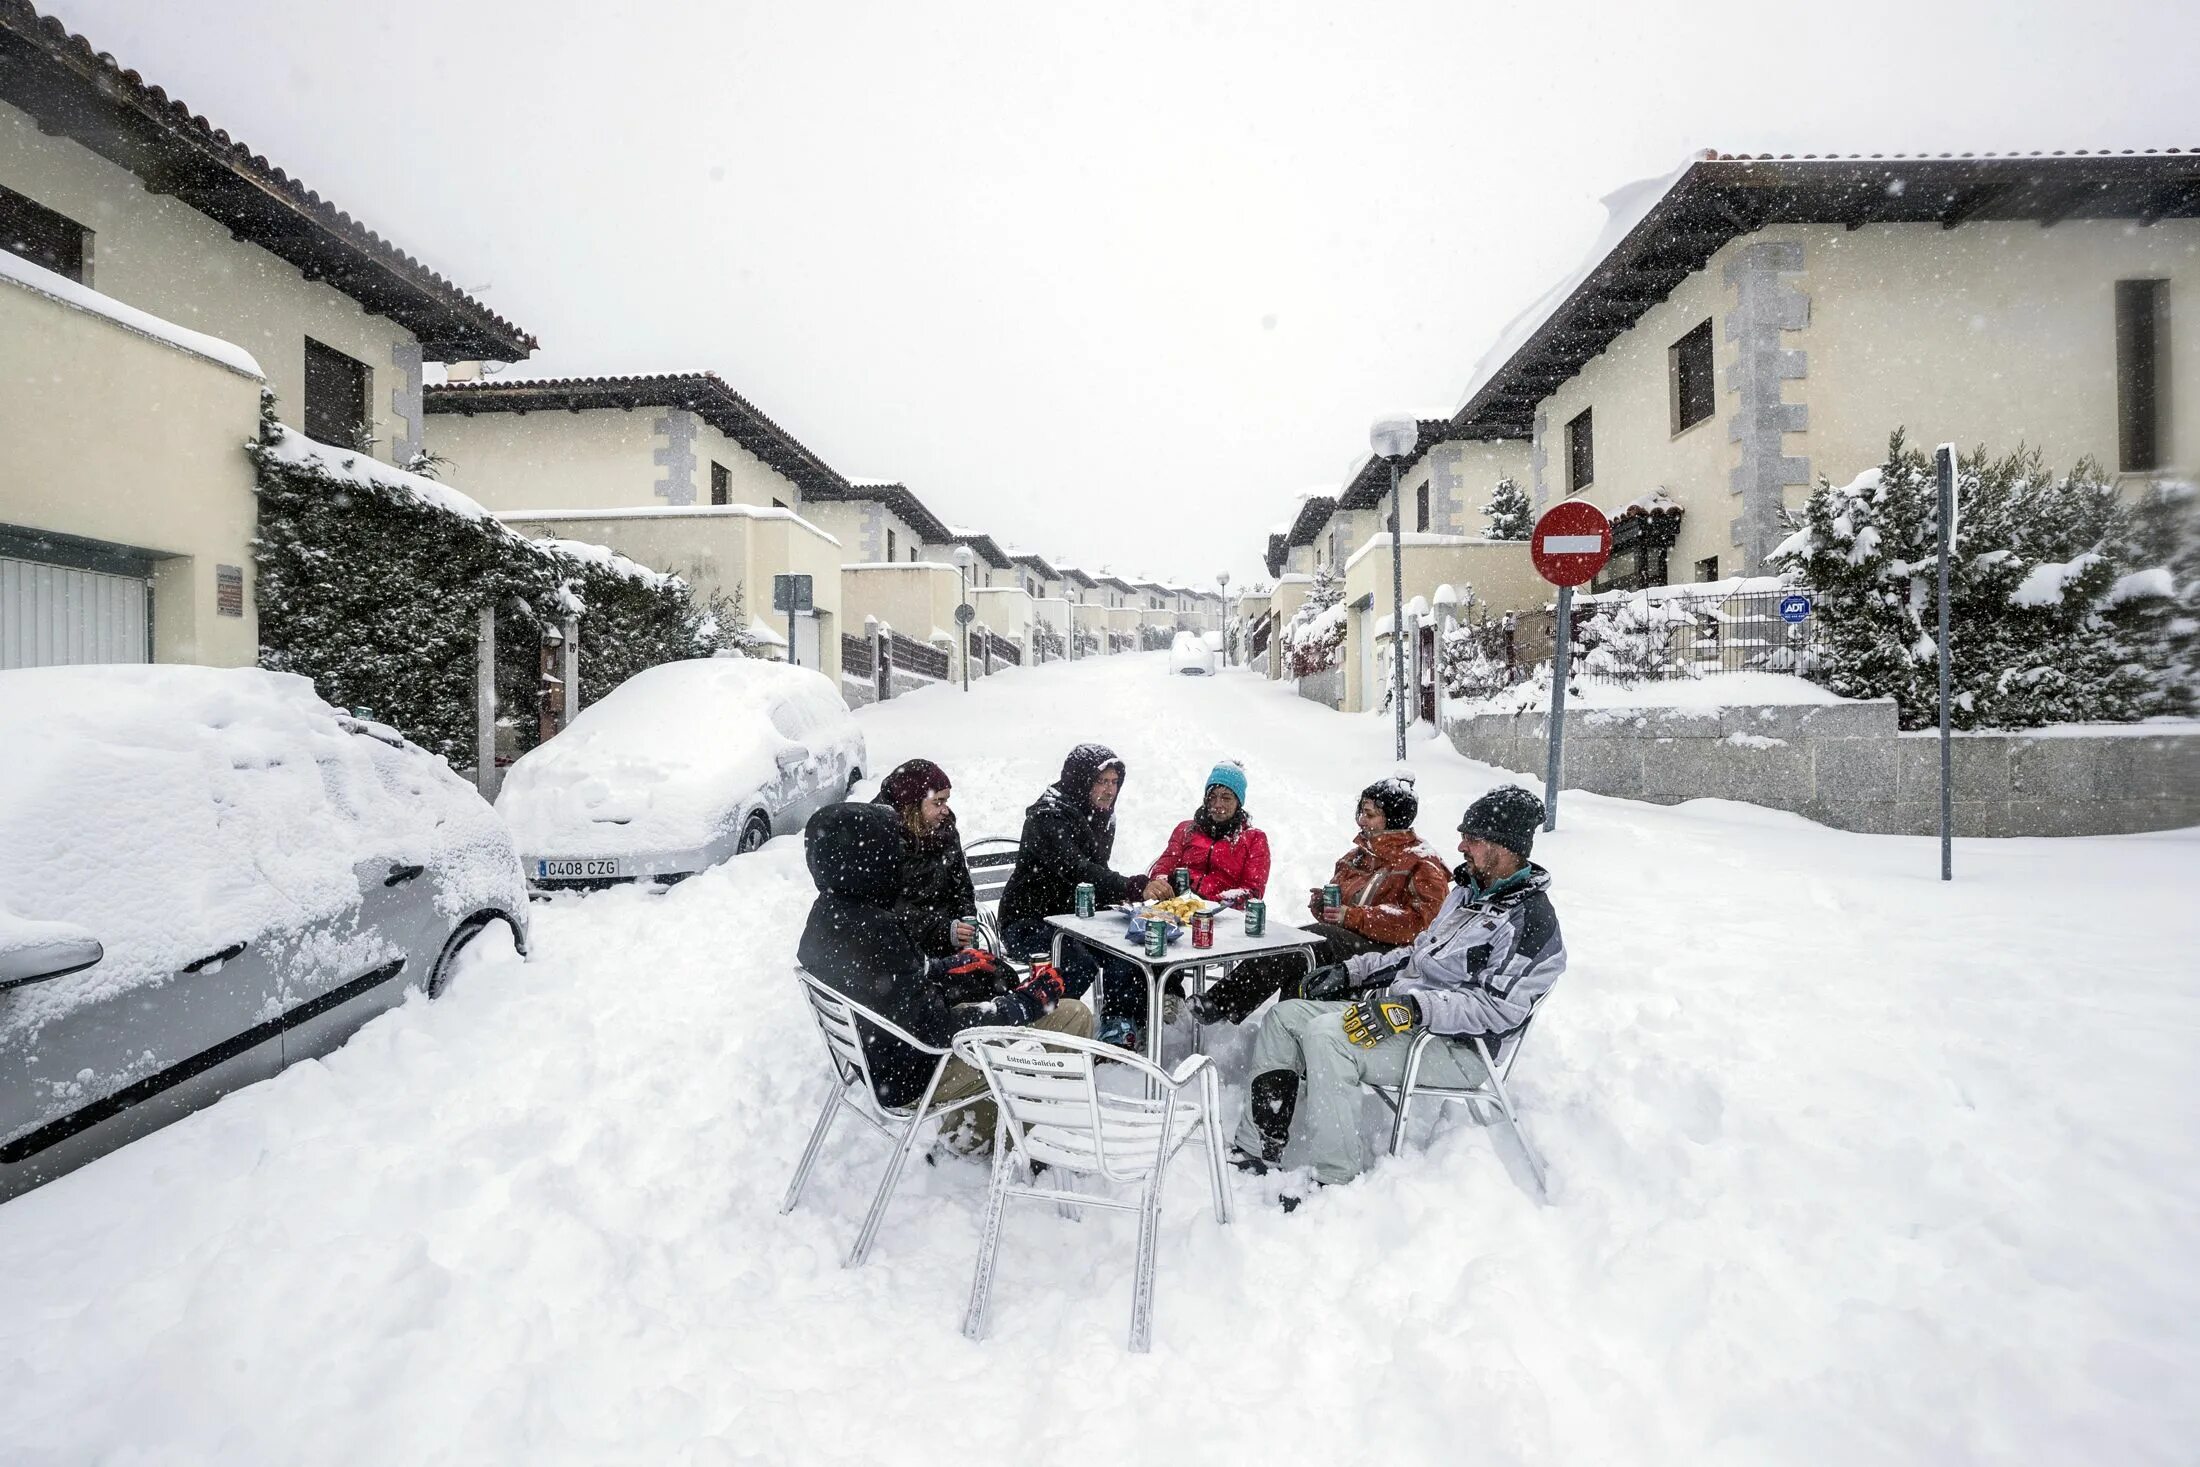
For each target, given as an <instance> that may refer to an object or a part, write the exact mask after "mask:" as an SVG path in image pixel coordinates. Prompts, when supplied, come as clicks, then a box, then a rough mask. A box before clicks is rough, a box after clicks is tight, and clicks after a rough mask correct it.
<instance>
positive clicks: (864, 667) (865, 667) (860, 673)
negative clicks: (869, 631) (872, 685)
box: [840, 632, 878, 677]
mask: <svg viewBox="0 0 2200 1467" xmlns="http://www.w3.org/2000/svg"><path fill="white" fill-rule="evenodd" d="M840 671H841V674H842V675H843V676H845V677H870V676H872V675H873V674H874V673H876V672H877V671H878V669H877V667H876V666H875V665H874V664H873V662H872V657H871V639H870V638H869V637H851V636H849V635H848V634H847V633H846V632H842V633H841V634H840Z"/></svg>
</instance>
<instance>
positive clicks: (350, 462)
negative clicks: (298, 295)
mask: <svg viewBox="0 0 2200 1467" xmlns="http://www.w3.org/2000/svg"><path fill="white" fill-rule="evenodd" d="M245 451H246V452H247V453H248V454H250V455H251V457H252V460H253V462H254V464H255V465H256V466H257V468H258V485H257V492H258V494H259V500H260V514H259V534H258V537H257V539H256V540H255V541H254V545H253V561H254V564H255V565H256V567H257V569H258V577H259V588H258V603H259V618H260V663H261V665H262V666H264V667H268V668H272V669H274V670H276V671H279V672H295V673H301V674H303V675H304V676H306V677H309V678H311V679H312V680H313V684H314V689H315V691H317V692H318V693H319V694H320V695H321V696H322V697H324V698H326V699H327V700H328V701H330V702H331V703H334V704H336V705H338V706H339V707H344V708H359V707H364V708H367V709H370V710H372V712H373V714H374V716H375V717H376V718H377V719H380V720H381V721H382V722H384V723H388V724H391V725H392V726H394V727H396V728H398V729H400V730H401V731H403V733H404V734H405V736H406V737H407V738H409V739H411V740H412V741H413V742H415V743H417V744H419V745H421V746H422V747H424V748H428V749H433V750H435V751H436V752H437V753H439V754H442V755H443V756H444V757H445V758H446V759H450V760H452V761H453V762H454V763H460V764H469V763H471V762H472V751H473V746H474V674H475V641H476V636H477V630H478V625H479V612H480V609H481V608H482V607H484V606H494V607H496V608H497V650H498V657H497V664H498V665H497V702H498V707H499V708H500V710H501V711H502V712H503V713H504V714H506V715H507V716H513V715H516V716H514V717H513V727H514V730H515V732H517V733H518V734H519V736H520V744H521V747H523V748H524V747H526V746H528V745H530V744H532V743H533V742H534V737H535V723H536V720H535V719H534V717H533V716H532V715H533V713H534V711H535V708H536V699H537V696H538V687H539V681H538V679H539V672H538V668H539V654H538V652H537V648H538V646H539V645H540V641H541V635H542V630H543V628H544V627H545V626H550V627H558V626H561V625H562V624H563V622H564V620H565V618H566V616H567V615H568V614H570V612H571V611H572V610H576V609H577V610H578V611H579V612H580V615H581V626H582V634H581V685H582V688H583V691H584V695H587V696H597V697H600V696H601V695H602V694H603V693H605V692H607V691H609V690H610V689H611V688H614V687H616V686H618V685H619V684H620V683H622V682H624V681H625V680H626V679H627V678H628V677H631V676H632V675H633V674H634V673H636V672H639V671H641V670H642V669H643V668H645V667H651V666H654V665H656V664H657V663H660V662H670V661H673V660H675V659H678V658H683V657H695V656H699V655H707V654H708V653H710V652H712V651H715V650H716V649H717V648H718V646H719V645H721V644H722V643H723V642H725V641H726V640H727V639H726V638H724V637H723V636H722V635H721V634H720V633H719V632H718V630H717V629H718V628H719V627H720V626H739V625H740V622H739V621H738V619H737V618H735V617H733V616H731V615H730V614H729V613H730V608H725V607H711V606H707V605H700V604H698V602H697V601H696V598H695V596H694V594H693V593H692V592H691V591H690V590H689V588H688V586H687V585H686V583H685V582H683V581H681V580H679V579H678V578H677V577H674V576H668V575H663V574H660V573H658V572H656V571H652V570H648V569H646V568H644V567H642V566H640V565H637V564H635V563H634V562H633V561H631V560H628V559H626V558H625V557H623V556H620V555H616V554H614V553H612V552H611V551H609V550H606V549H605V548H604V547H602V546H600V545H583V544H579V543H576V542H569V541H539V540H530V539H528V538H526V537H525V536H523V535H520V534H518V533H516V532H515V531H513V530H511V529H509V528H507V527H506V526H504V525H503V524H501V523H499V522H498V521H497V520H496V519H495V518H494V517H493V516H491V515H490V514H488V513H487V512H486V511H484V510H483V509H482V508H481V506H479V505H478V504H475V503H474V502H473V501H472V500H471V499H468V498H467V497H466V496H465V495H463V494H461V493H459V492H458V491H456V490H455V489H451V488H449V487H447V486H445V485H442V484H438V483H436V482H435V481H434V480H432V479H428V478H424V477H422V476H420V475H418V474H408V473H406V472H404V471H403V470H400V469H394V468H391V467H390V466H389V465H387V464H383V463H378V462H376V461H375V460H374V459H373V458H371V457H369V456H368V455H366V454H364V453H357V452H353V451H351V450H348V449H336V448H330V447H328V446H327V445H325V444H320V443H316V442H314V441H313V440H312V439H309V438H307V437H305V436H304V435H303V434H300V433H297V432H295V431H293V430H292V429H290V428H287V427H285V426H284V425H283V424H282V423H280V422H279V421H277V420H276V417H275V407H274V398H273V396H272V394H269V395H266V396H264V397H263V399H262V406H261V415H260V435H259V437H258V439H257V440H255V441H253V442H250V443H247V444H246V445H245Z"/></svg>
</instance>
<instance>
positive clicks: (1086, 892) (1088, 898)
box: [1077, 881, 1098, 917]
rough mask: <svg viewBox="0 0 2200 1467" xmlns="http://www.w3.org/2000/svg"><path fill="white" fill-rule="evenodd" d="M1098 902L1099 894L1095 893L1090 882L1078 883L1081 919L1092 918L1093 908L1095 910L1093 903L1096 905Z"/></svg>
mask: <svg viewBox="0 0 2200 1467" xmlns="http://www.w3.org/2000/svg"><path fill="white" fill-rule="evenodd" d="M1097 900H1098V894H1097V893H1095V892H1094V891H1093V889H1092V883H1091V882H1089V881H1080V882H1078V883H1077V915H1078V916H1080V917H1090V916H1091V915H1092V908H1093V903H1094V902H1095V901H1097Z"/></svg>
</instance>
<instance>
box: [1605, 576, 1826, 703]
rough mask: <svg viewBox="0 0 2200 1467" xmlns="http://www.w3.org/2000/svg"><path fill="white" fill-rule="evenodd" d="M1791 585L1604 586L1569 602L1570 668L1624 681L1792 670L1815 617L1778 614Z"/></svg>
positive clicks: (1810, 643) (1808, 648) (1808, 647)
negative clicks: (1610, 588) (1650, 588)
mask: <svg viewBox="0 0 2200 1467" xmlns="http://www.w3.org/2000/svg"><path fill="white" fill-rule="evenodd" d="M1793 594H1795V591H1794V588H1780V589H1763V590H1748V591H1725V592H1719V591H1712V592H1699V591H1691V590H1664V589H1663V588H1661V589H1660V590H1657V591H1652V592H1649V593H1643V592H1628V593H1619V592H1607V593H1605V594H1604V595H1603V596H1600V597H1596V598H1583V599H1582V600H1578V601H1576V602H1575V603H1574V617H1573V620H1574V629H1573V630H1574V649H1575V650H1574V656H1575V662H1574V668H1575V671H1576V673H1577V674H1578V675H1579V676H1581V677H1583V678H1586V679H1588V680H1589V681H1591V682H1601V683H1615V684H1619V685H1622V686H1625V685H1627V684H1631V683H1638V682H1673V681H1680V680H1685V679H1690V678H1701V677H1712V676H1716V675H1717V674H1719V673H1726V672H1794V671H1797V670H1798V669H1799V668H1800V667H1801V666H1803V665H1804V663H1805V661H1806V659H1807V656H1808V654H1809V653H1810V652H1812V651H1813V650H1814V649H1815V647H1816V639H1817V634H1818V618H1817V617H1816V616H1808V617H1805V618H1804V619H1803V620H1802V621H1799V622H1787V621H1783V620H1782V619H1781V617H1780V602H1781V600H1782V599H1783V598H1785V597H1787V596H1790V595H1793Z"/></svg>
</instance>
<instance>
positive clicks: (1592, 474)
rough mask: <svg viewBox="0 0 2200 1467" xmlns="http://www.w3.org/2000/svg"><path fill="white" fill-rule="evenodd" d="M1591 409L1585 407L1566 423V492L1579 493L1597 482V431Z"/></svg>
mask: <svg viewBox="0 0 2200 1467" xmlns="http://www.w3.org/2000/svg"><path fill="white" fill-rule="evenodd" d="M1590 411H1591V410H1590V409H1588V408H1583V409H1582V410H1581V411H1580V412H1578V413H1576V414H1575V415H1574V416H1573V418H1572V420H1571V421H1569V422H1568V423H1567V424H1566V492H1567V493H1568V494H1579V493H1580V492H1581V491H1582V490H1584V489H1586V488H1588V487H1589V486H1590V485H1591V484H1593V483H1595V482H1596V476H1597V460H1596V431H1595V428H1594V426H1593V424H1592V423H1591V421H1590Z"/></svg>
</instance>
